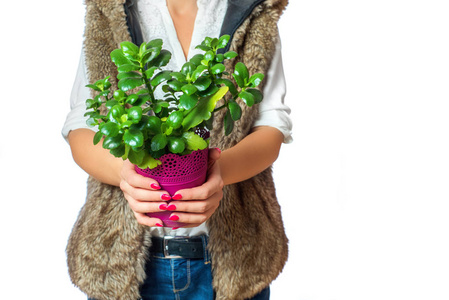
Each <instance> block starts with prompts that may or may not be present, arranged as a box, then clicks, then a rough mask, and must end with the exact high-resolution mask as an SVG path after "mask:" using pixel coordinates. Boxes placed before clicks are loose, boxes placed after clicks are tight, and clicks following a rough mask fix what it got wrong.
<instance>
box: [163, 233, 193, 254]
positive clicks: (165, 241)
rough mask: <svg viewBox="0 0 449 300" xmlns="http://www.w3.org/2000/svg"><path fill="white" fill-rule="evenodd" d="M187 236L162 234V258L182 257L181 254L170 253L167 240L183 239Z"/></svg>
mask: <svg viewBox="0 0 449 300" xmlns="http://www.w3.org/2000/svg"><path fill="white" fill-rule="evenodd" d="M185 238H187V237H185V236H171V235H167V236H164V258H183V257H182V256H179V255H170V253H169V252H168V242H169V241H170V240H174V239H179V240H180V239H185Z"/></svg>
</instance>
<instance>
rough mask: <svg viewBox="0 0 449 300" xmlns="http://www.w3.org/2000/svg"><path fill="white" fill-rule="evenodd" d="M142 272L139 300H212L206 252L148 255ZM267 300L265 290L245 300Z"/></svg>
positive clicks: (208, 261) (208, 259)
mask: <svg viewBox="0 0 449 300" xmlns="http://www.w3.org/2000/svg"><path fill="white" fill-rule="evenodd" d="M206 243H207V238H206V237H204V238H203V244H204V246H206ZM204 248H206V247H204ZM146 270H147V279H146V280H145V282H144V284H143V285H142V286H141V289H140V293H141V296H142V299H143V300H213V299H215V295H214V290H213V288H212V268H211V261H210V256H209V253H208V251H207V250H205V251H204V258H201V259H184V258H164V257H163V254H152V255H151V257H150V260H149V261H148V262H147V266H146ZM269 299H270V288H269V287H267V288H266V289H264V290H263V291H262V292H260V293H259V294H257V295H256V296H254V297H253V298H251V299H248V300H269ZM88 300H94V299H88Z"/></svg>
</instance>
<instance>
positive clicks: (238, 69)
mask: <svg viewBox="0 0 449 300" xmlns="http://www.w3.org/2000/svg"><path fill="white" fill-rule="evenodd" d="M234 73H235V74H237V75H238V76H239V77H241V78H242V79H243V81H244V83H245V84H246V83H247V82H248V80H249V74H248V69H247V68H246V66H245V65H244V64H243V63H241V62H238V63H237V64H236V65H235V70H234ZM239 86H240V85H239ZM244 86H245V85H244Z"/></svg>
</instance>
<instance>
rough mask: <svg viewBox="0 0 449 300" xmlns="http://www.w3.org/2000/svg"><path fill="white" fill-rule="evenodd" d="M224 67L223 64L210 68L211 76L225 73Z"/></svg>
mask: <svg viewBox="0 0 449 300" xmlns="http://www.w3.org/2000/svg"><path fill="white" fill-rule="evenodd" d="M225 69H226V68H225V66H224V65H223V64H216V65H215V66H213V67H212V68H211V71H212V73H213V74H215V75H218V74H221V73H223V72H224V71H225Z"/></svg>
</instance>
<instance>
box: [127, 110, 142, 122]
mask: <svg viewBox="0 0 449 300" xmlns="http://www.w3.org/2000/svg"><path fill="white" fill-rule="evenodd" d="M128 119H129V120H131V121H132V122H133V123H138V122H140V119H142V108H141V107H140V106H133V107H131V108H130V109H128Z"/></svg>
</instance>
